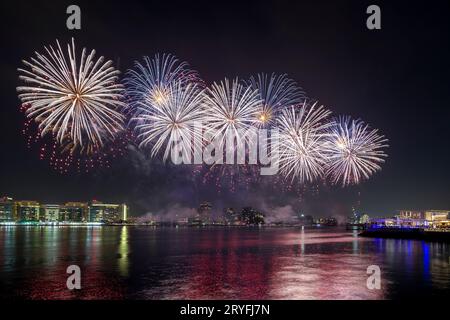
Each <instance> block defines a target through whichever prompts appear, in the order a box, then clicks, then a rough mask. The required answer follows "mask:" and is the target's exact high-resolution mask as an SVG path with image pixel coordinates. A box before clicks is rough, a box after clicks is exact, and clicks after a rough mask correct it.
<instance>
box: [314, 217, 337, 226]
mask: <svg viewBox="0 0 450 320" xmlns="http://www.w3.org/2000/svg"><path fill="white" fill-rule="evenodd" d="M317 224H319V225H323V226H328V227H335V226H337V224H338V223H337V219H336V218H334V217H326V218H319V219H318V220H317Z"/></svg>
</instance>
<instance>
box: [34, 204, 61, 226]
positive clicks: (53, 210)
mask: <svg viewBox="0 0 450 320" xmlns="http://www.w3.org/2000/svg"><path fill="white" fill-rule="evenodd" d="M60 210H61V206H60V205H59V204H43V205H41V213H40V219H39V220H40V221H43V222H58V221H59V218H60Z"/></svg>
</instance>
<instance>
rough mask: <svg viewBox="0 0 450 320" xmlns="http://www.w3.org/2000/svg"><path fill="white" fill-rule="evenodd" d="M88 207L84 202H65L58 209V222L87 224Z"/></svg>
mask: <svg viewBox="0 0 450 320" xmlns="http://www.w3.org/2000/svg"><path fill="white" fill-rule="evenodd" d="M88 213H89V207H88V204H87V203H86V202H67V203H65V204H64V205H63V206H61V207H60V209H59V219H58V220H59V221H60V222H87V221H88Z"/></svg>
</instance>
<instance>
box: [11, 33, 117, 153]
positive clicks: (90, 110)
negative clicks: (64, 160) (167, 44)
mask: <svg viewBox="0 0 450 320" xmlns="http://www.w3.org/2000/svg"><path fill="white" fill-rule="evenodd" d="M56 45H57V46H56V49H54V48H53V47H52V46H49V47H48V48H47V47H44V48H45V51H46V55H44V54H40V53H37V52H36V58H31V59H30V60H31V62H28V61H23V63H24V64H25V65H26V66H27V67H29V68H30V70H25V69H20V68H19V69H18V71H19V72H20V73H21V74H22V75H21V76H20V79H21V80H24V81H25V82H26V83H27V85H26V86H20V87H18V88H17V91H18V92H19V98H20V99H21V101H22V102H23V104H24V105H25V106H26V107H27V109H26V115H27V117H29V118H34V120H35V121H36V122H37V123H39V130H40V132H41V134H42V135H45V134H47V133H49V132H51V133H53V134H54V136H55V137H56V140H57V141H58V142H59V143H61V144H65V145H67V144H68V145H71V146H72V147H71V149H72V150H73V149H74V148H77V147H81V148H83V147H84V148H85V149H90V147H88V146H96V147H98V146H101V145H102V144H103V142H104V140H112V139H113V138H114V137H115V136H116V134H117V133H118V132H120V131H122V130H123V120H124V116H123V115H122V113H121V112H120V111H121V110H120V109H121V108H122V107H124V106H125V105H124V103H123V102H121V99H122V98H123V95H122V93H123V87H122V86H121V85H120V84H117V83H116V80H117V76H118V74H119V71H116V70H115V69H114V68H113V67H112V61H111V60H109V61H107V62H104V58H103V57H100V58H99V59H97V60H95V58H94V57H95V50H92V51H91V52H90V53H89V54H87V52H86V49H83V50H82V52H81V58H80V59H79V60H77V58H76V51H75V41H74V39H72V43H71V45H70V44H68V45H67V53H68V56H66V55H65V54H64V51H63V50H62V48H61V46H60V44H59V42H58V40H57V41H56Z"/></svg>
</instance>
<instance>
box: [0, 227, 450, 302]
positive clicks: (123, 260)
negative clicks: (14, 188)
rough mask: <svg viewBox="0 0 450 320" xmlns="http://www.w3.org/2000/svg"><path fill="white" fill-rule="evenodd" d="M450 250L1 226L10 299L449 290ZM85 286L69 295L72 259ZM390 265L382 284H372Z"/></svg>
mask: <svg viewBox="0 0 450 320" xmlns="http://www.w3.org/2000/svg"><path fill="white" fill-rule="evenodd" d="M449 256H450V246H449V244H444V243H430V242H424V241H417V240H394V239H392V240H391V239H372V238H361V237H358V235H357V232H352V231H346V230H342V229H339V228H330V229H306V230H302V229H300V228H238V227H229V228H226V227H224V228H153V227H131V226H126V227H36V226H29V227H26V226H20V227H17V226H16V227H14V226H12V227H11V226H8V227H0V284H1V286H0V298H2V299H5V298H6V299H11V298H12V299H395V298H404V297H410V296H413V297H428V298H429V297H433V296H442V297H444V296H447V295H448V294H449V293H450V266H449V262H450V261H449ZM72 264H76V265H78V266H80V268H81V272H82V289H81V290H74V291H69V290H68V289H67V288H66V280H67V277H68V276H69V275H68V274H67V273H66V268H67V267H68V266H69V265H72ZM369 265H378V266H379V267H380V269H381V289H380V290H369V289H367V286H366V281H367V277H368V275H367V273H366V272H367V267H368V266H369Z"/></svg>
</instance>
